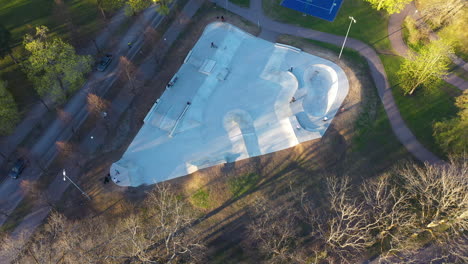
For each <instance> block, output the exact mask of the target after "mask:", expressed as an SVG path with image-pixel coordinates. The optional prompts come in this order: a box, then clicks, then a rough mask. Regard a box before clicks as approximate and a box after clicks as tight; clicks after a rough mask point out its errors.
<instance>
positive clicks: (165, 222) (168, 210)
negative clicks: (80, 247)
mask: <svg viewBox="0 0 468 264" xmlns="http://www.w3.org/2000/svg"><path fill="white" fill-rule="evenodd" d="M145 207H146V209H147V211H146V212H145V213H144V214H131V215H130V216H128V217H126V218H124V219H123V220H122V221H120V223H119V224H118V232H119V234H120V235H119V237H118V239H116V241H115V242H114V243H113V246H112V248H110V249H109V254H108V258H109V259H114V260H115V259H125V260H131V261H132V263H136V262H138V263H173V262H178V261H181V260H185V261H188V262H196V261H198V260H199V259H200V258H201V256H202V253H203V249H204V246H203V245H202V244H201V237H200V235H199V234H198V233H197V232H196V231H195V230H194V229H193V228H192V227H191V225H192V224H193V222H194V220H195V217H194V215H193V212H192V209H191V208H190V207H189V205H188V204H187V203H186V202H185V201H184V200H182V199H180V198H178V197H177V196H176V194H175V193H174V192H173V191H172V189H171V188H170V186H169V185H168V184H165V183H163V184H158V185H157V186H156V187H155V188H154V189H153V190H152V191H151V192H150V193H149V194H148V197H147V199H146V201H145Z"/></svg>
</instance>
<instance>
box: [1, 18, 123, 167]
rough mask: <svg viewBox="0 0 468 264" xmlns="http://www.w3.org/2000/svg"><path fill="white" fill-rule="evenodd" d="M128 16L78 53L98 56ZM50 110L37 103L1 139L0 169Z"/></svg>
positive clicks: (113, 20) (108, 28) (108, 25)
mask: <svg viewBox="0 0 468 264" xmlns="http://www.w3.org/2000/svg"><path fill="white" fill-rule="evenodd" d="M125 19H126V16H125V14H124V11H123V9H122V10H120V11H119V12H117V13H116V14H115V15H114V16H113V17H112V18H111V20H110V22H109V23H108V24H107V26H106V28H104V29H103V30H102V31H101V32H100V33H99V34H98V36H97V37H96V38H95V40H94V41H95V44H94V43H92V42H91V43H89V44H88V46H87V47H85V48H83V49H80V50H78V51H77V53H79V54H89V55H96V54H97V53H98V51H97V49H96V46H98V47H99V48H100V49H102V47H105V46H106V43H107V42H108V41H109V39H110V38H111V37H112V35H113V34H114V33H115V32H116V30H117V29H118V28H119V27H120V26H121V25H122V24H123V22H125ZM44 102H45V104H47V105H52V102H50V100H47V99H44ZM47 111H48V109H47V108H46V106H44V104H43V103H41V102H38V103H36V104H35V105H34V106H33V107H32V109H31V110H30V111H29V112H28V113H26V115H25V116H24V118H23V120H22V121H21V122H20V123H19V124H18V126H17V127H16V128H15V130H14V131H13V133H11V135H8V136H4V137H1V138H0V153H1V154H2V155H0V167H1V165H2V164H3V163H5V162H6V161H7V157H9V156H10V155H11V154H12V153H13V152H14V151H15V150H16V149H17V147H18V146H19V145H20V144H21V142H22V141H23V140H24V139H25V138H26V137H27V136H28V134H29V133H30V132H31V131H32V130H33V129H34V128H35V127H36V126H37V124H38V123H39V122H40V121H41V120H42V118H43V117H44V115H45V114H46V113H47Z"/></svg>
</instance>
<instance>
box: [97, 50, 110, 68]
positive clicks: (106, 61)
mask: <svg viewBox="0 0 468 264" xmlns="http://www.w3.org/2000/svg"><path fill="white" fill-rule="evenodd" d="M111 61H112V55H111V54H106V55H105V56H103V57H101V59H100V60H99V64H98V66H97V70H98V71H101V72H102V71H105V70H106V68H107V66H109V64H110V63H111Z"/></svg>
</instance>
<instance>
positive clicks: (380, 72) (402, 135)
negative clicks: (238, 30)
mask: <svg viewBox="0 0 468 264" xmlns="http://www.w3.org/2000/svg"><path fill="white" fill-rule="evenodd" d="M215 2H216V3H217V4H218V5H219V6H222V7H224V6H225V5H226V4H225V2H224V1H222V0H215ZM227 9H228V10H229V11H231V12H233V13H235V14H237V15H240V16H242V17H244V18H246V19H247V20H249V21H251V22H252V23H254V24H260V26H261V27H262V29H267V30H269V31H273V32H277V33H280V34H288V35H293V36H297V37H301V38H308V39H313V40H318V41H321V42H326V43H330V44H333V45H336V46H341V45H342V43H343V40H344V37H342V36H337V35H333V34H329V33H325V32H320V31H316V30H312V29H306V28H302V27H299V26H294V25H289V24H284V23H280V22H276V21H273V20H271V19H270V18H268V17H267V16H265V14H264V13H263V9H262V1H261V0H252V1H251V3H250V8H249V9H246V8H241V7H238V6H236V5H234V4H232V3H229V2H228V4H227ZM260 35H261V34H260ZM346 47H348V48H351V49H353V50H355V51H357V52H359V54H360V55H361V56H363V57H364V58H366V60H367V62H368V64H369V68H370V72H371V75H372V79H373V80H374V83H375V86H376V87H377V91H378V94H379V97H380V100H381V101H382V104H383V106H384V109H385V112H386V113H387V116H388V119H389V121H390V125H391V127H392V130H393V132H394V133H395V135H396V137H397V138H398V140H399V141H400V142H401V144H402V145H403V146H404V147H405V148H406V149H407V150H408V151H409V152H410V153H411V154H413V155H414V156H415V157H416V158H417V159H418V160H419V161H421V162H429V163H431V164H434V163H444V161H442V160H440V159H439V158H438V157H437V156H435V155H434V154H433V153H432V152H430V151H429V150H427V149H426V148H425V147H424V146H423V145H422V144H421V143H419V141H418V140H417V139H416V137H415V136H414V135H413V133H412V132H411V130H410V129H409V128H408V127H407V126H406V124H405V122H404V121H403V118H402V117H401V115H400V112H399V110H398V107H397V106H396V103H395V99H394V98H393V94H392V91H391V88H390V84H389V83H388V80H387V75H386V73H385V69H384V67H383V64H382V61H381V60H380V58H379V56H378V55H377V53H376V52H375V50H374V49H373V48H372V47H370V46H369V45H367V44H365V43H363V42H361V41H359V40H356V39H353V38H348V40H347V42H346Z"/></svg>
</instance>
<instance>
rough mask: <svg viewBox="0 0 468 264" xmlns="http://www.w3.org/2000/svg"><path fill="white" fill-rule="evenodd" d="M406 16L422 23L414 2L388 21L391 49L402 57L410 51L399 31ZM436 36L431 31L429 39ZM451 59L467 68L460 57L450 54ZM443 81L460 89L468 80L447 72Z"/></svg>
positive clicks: (464, 87) (464, 86) (464, 88)
mask: <svg viewBox="0 0 468 264" xmlns="http://www.w3.org/2000/svg"><path fill="white" fill-rule="evenodd" d="M407 16H412V17H413V18H414V19H415V20H416V21H418V23H424V21H423V19H422V17H421V15H420V14H419V12H416V6H415V5H414V2H411V3H409V4H408V5H406V7H405V8H404V9H403V10H402V11H401V12H400V13H398V14H393V15H391V16H390V20H389V22H388V33H389V39H390V43H391V44H392V47H393V49H394V50H395V51H396V52H397V53H398V54H399V55H400V56H403V57H406V56H407V55H408V53H409V52H411V51H410V49H409V48H408V46H407V45H406V43H405V41H404V40H403V35H402V33H401V29H402V26H403V22H404V20H405V18H406V17H407ZM437 38H438V37H437V35H436V34H435V33H431V39H437ZM451 59H452V61H453V62H454V63H455V64H457V65H458V66H460V67H461V68H462V69H464V70H467V68H468V66H467V64H466V62H464V61H463V60H462V59H460V58H458V57H456V56H452V57H451ZM445 81H446V82H448V83H450V84H451V85H453V86H455V87H457V88H458V89H460V90H462V91H464V90H466V89H468V82H467V81H465V80H464V79H463V78H460V77H458V76H457V75H456V74H453V73H452V74H449V75H448V76H447V78H446V79H445Z"/></svg>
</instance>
